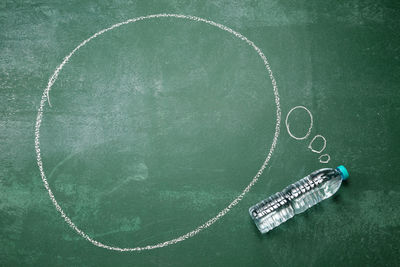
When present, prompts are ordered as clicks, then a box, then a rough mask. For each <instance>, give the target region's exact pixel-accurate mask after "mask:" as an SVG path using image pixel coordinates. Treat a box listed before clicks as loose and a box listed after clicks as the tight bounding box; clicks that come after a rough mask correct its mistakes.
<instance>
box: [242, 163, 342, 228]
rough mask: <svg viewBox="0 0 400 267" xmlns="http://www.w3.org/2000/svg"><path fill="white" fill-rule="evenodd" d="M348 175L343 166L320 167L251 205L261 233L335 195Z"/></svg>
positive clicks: (251, 211)
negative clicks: (333, 167) (334, 167)
mask: <svg viewBox="0 0 400 267" xmlns="http://www.w3.org/2000/svg"><path fill="white" fill-rule="evenodd" d="M348 177H349V173H348V172H347V170H346V168H345V167H344V166H339V167H337V168H336V169H331V168H326V169H320V170H317V171H315V172H313V173H311V174H310V175H308V176H306V177H304V178H303V179H301V180H300V181H298V182H296V183H294V184H291V185H289V186H288V187H286V188H285V189H283V191H282V192H278V193H276V194H274V195H272V196H270V197H269V198H267V199H265V200H263V201H261V202H260V203H258V204H256V205H254V206H253V207H251V208H250V209H249V213H250V216H251V218H252V219H253V220H254V222H255V224H256V225H257V228H258V229H259V230H260V232H261V233H266V232H268V231H270V230H272V229H273V228H275V227H277V226H278V225H280V224H281V223H283V222H285V221H287V220H289V219H290V218H292V217H293V216H294V215H296V214H299V213H302V212H303V211H305V210H307V209H308V208H310V207H312V206H314V205H315V204H317V203H319V202H321V201H322V200H324V199H326V198H328V197H330V196H332V195H333V194H335V193H336V191H337V190H338V189H339V187H340V185H341V184H342V180H346V179H347V178H348Z"/></svg>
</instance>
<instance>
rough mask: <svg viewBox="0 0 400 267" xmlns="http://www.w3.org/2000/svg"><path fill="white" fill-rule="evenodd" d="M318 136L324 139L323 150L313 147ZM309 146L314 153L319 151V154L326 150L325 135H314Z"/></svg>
mask: <svg viewBox="0 0 400 267" xmlns="http://www.w3.org/2000/svg"><path fill="white" fill-rule="evenodd" d="M317 137H321V138H322V140H324V145H323V146H322V148H321V150H314V149H313V148H312V143H314V141H315V139H317ZM308 148H309V149H310V150H311V151H312V152H314V153H318V154H319V153H321V152H322V151H324V150H325V148H326V138H325V137H323V136H322V135H320V134H317V135H316V136H314V138H313V139H312V140H311V142H310V144H309V145H308Z"/></svg>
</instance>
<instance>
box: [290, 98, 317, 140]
mask: <svg viewBox="0 0 400 267" xmlns="http://www.w3.org/2000/svg"><path fill="white" fill-rule="evenodd" d="M298 108H302V109H304V110H305V111H307V113H308V115H309V116H310V128H308V131H307V133H306V135H305V136H303V137H296V136H294V135H293V134H292V132H291V131H290V129H289V123H288V119H289V116H290V114H291V113H292V111H294V110H296V109H298ZM313 123H314V121H313V116H312V114H311V111H309V110H308V109H307V108H306V107H305V106H295V107H294V108H292V109H291V110H289V112H288V114H287V115H286V120H285V124H286V130H287V132H288V134H289V135H290V136H291V137H292V138H294V139H296V140H304V139H306V138H307V137H308V136H309V135H310V133H311V129H312V127H313Z"/></svg>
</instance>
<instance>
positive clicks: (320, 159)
mask: <svg viewBox="0 0 400 267" xmlns="http://www.w3.org/2000/svg"><path fill="white" fill-rule="evenodd" d="M322 157H328V158H327V159H326V160H322ZM318 159H319V162H320V163H328V162H329V161H330V160H331V156H329V154H322V155H321V156H319V158H318Z"/></svg>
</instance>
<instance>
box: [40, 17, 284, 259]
mask: <svg viewBox="0 0 400 267" xmlns="http://www.w3.org/2000/svg"><path fill="white" fill-rule="evenodd" d="M152 18H178V19H187V20H192V21H195V22H204V23H206V24H209V25H211V26H215V27H217V28H219V29H221V30H224V31H226V32H229V33H231V34H233V35H235V36H236V37H237V38H239V39H241V40H243V41H245V42H246V43H247V44H248V45H250V46H251V47H252V48H253V49H254V50H255V51H256V52H257V54H258V55H259V56H260V57H261V59H262V60H263V63H264V66H265V68H266V69H267V71H268V75H269V78H270V80H271V83H272V86H273V92H274V96H275V105H276V124H275V133H274V137H273V140H272V143H271V147H270V150H269V152H268V155H267V157H266V158H265V160H264V162H263V164H262V166H261V167H260V169H259V170H258V172H257V174H256V175H255V176H254V177H253V179H252V180H251V182H250V183H249V184H248V185H247V186H246V187H245V188H244V190H243V191H242V193H240V194H239V195H238V196H237V197H236V198H235V199H234V200H233V201H232V202H231V203H230V204H229V205H228V206H227V207H226V208H224V209H222V210H221V211H220V212H219V213H218V214H217V215H216V216H214V217H212V218H211V219H209V220H208V221H206V222H205V223H203V224H201V225H200V226H198V227H197V228H195V229H194V230H192V231H190V232H188V233H186V234H183V235H181V236H179V237H177V238H174V239H171V240H168V241H164V242H160V243H157V244H155V245H147V246H143V247H133V248H120V247H116V246H109V245H105V244H103V243H101V242H99V241H96V240H94V239H92V238H91V237H89V236H88V235H87V234H86V233H85V232H84V231H82V230H80V229H79V228H78V227H77V226H76V225H75V224H74V223H73V222H72V220H71V219H70V218H69V217H68V216H67V215H66V214H65V212H64V211H63V209H62V208H61V206H60V205H59V204H58V202H57V201H56V199H55V197H54V194H53V192H52V191H51V189H50V186H49V184H48V182H47V179H46V175H45V173H44V168H43V162H42V157H41V152H40V126H41V123H42V118H43V110H44V105H45V103H46V100H47V101H48V103H49V106H51V105H50V95H49V92H50V90H51V86H52V85H53V84H54V82H55V81H56V79H57V77H58V75H59V72H60V71H61V69H62V68H63V67H64V65H65V64H66V63H67V62H68V60H69V59H70V58H71V56H72V55H73V54H74V53H75V52H76V51H77V50H78V49H79V48H81V47H82V46H84V45H85V44H87V43H88V42H89V41H91V40H92V39H94V38H96V37H97V36H99V35H101V34H103V33H105V32H107V31H110V30H112V29H115V28H117V27H119V26H122V25H125V24H129V23H133V22H137V21H141V20H145V19H152ZM280 122H281V109H280V102H279V93H278V87H277V85H276V81H275V78H274V76H273V73H272V70H271V67H270V65H269V62H268V60H267V58H266V57H265V55H264V53H263V52H262V51H261V49H260V48H258V47H257V46H256V45H255V44H254V43H253V42H252V41H250V40H249V39H247V37H245V36H243V35H242V34H241V33H239V32H236V31H234V30H232V29H231V28H229V27H227V26H224V25H222V24H219V23H216V22H214V21H211V20H207V19H203V18H199V17H196V16H189V15H181V14H165V13H163V14H154V15H147V16H141V17H137V18H133V19H128V20H126V21H124V22H120V23H117V24H114V25H112V26H110V27H108V28H105V29H103V30H101V31H99V32H97V33H95V34H93V35H92V36H90V37H89V38H88V39H86V40H84V41H83V42H82V43H80V44H79V45H78V46H77V47H75V48H74V50H72V52H70V53H69V54H68V55H67V56H66V57H65V58H64V59H63V61H62V63H61V64H60V65H59V66H58V67H57V68H56V69H55V71H54V73H53V75H52V76H51V77H50V79H49V81H48V84H47V87H46V88H45V89H44V91H43V94H42V99H41V101H40V105H39V109H38V114H37V117H36V124H35V151H36V160H37V164H38V167H39V171H40V176H41V178H42V181H43V184H44V187H45V188H46V190H47V192H48V194H49V197H50V199H51V201H52V202H53V205H54V206H55V208H56V209H57V211H58V212H60V214H61V217H62V218H63V219H64V220H65V222H66V223H68V225H69V226H70V227H71V228H72V229H74V230H75V231H76V232H77V233H78V234H79V235H81V236H82V237H83V238H85V239H86V240H87V241H89V242H91V243H92V244H93V245H95V246H98V247H101V248H105V249H108V250H115V251H121V252H125V251H141V250H151V249H155V248H161V247H165V246H168V245H172V244H176V243H178V242H181V241H183V240H186V239H188V238H190V237H193V236H195V235H196V234H198V233H199V232H200V231H202V230H204V229H206V228H207V227H209V226H211V225H212V224H214V223H215V222H216V221H217V220H218V219H220V218H221V217H223V216H224V215H225V214H227V213H228V212H229V211H230V210H231V209H232V208H233V207H234V206H236V205H237V204H238V203H239V201H241V200H242V198H243V197H244V196H245V194H246V193H248V192H249V191H250V189H251V187H252V186H253V185H254V184H255V183H256V182H257V181H258V178H259V177H260V176H261V175H262V173H263V171H264V169H265V168H266V166H267V165H268V162H269V161H270V159H271V157H272V154H273V152H274V150H275V147H276V144H277V141H278V136H279V133H280Z"/></svg>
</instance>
